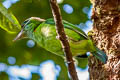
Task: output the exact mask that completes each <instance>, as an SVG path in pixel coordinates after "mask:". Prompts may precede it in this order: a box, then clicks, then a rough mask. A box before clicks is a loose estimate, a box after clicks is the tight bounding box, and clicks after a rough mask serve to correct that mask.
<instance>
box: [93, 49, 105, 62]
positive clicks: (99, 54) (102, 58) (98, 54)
mask: <svg viewBox="0 0 120 80" xmlns="http://www.w3.org/2000/svg"><path fill="white" fill-rule="evenodd" d="M95 48H96V51H95V52H92V54H93V55H94V56H95V57H96V58H98V59H99V60H100V61H102V62H103V63H104V64H105V63H106V62H107V55H106V54H105V53H104V52H103V51H101V50H100V49H99V48H97V47H95Z"/></svg>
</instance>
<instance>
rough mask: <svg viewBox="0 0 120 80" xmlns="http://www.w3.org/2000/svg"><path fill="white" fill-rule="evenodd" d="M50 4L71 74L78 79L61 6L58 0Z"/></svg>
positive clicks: (73, 79) (51, 0)
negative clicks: (63, 22)
mask: <svg viewBox="0 0 120 80" xmlns="http://www.w3.org/2000/svg"><path fill="white" fill-rule="evenodd" d="M50 5H51V9H52V13H53V17H54V21H55V24H56V31H57V35H58V38H59V39H60V41H61V44H62V48H63V50H64V52H65V56H66V59H67V64H68V70H69V73H70V76H71V78H72V80H78V76H77V72H76V69H75V65H74V61H73V59H72V53H71V51H70V46H69V43H68V40H67V37H66V35H65V32H64V26H63V24H62V17H61V13H60V9H59V6H58V4H57V2H56V0H50Z"/></svg>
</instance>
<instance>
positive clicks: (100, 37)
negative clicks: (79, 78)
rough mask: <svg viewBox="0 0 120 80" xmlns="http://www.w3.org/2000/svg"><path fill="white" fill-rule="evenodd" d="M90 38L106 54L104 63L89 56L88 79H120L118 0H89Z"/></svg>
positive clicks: (119, 5) (119, 11)
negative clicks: (91, 22) (90, 17)
mask: <svg viewBox="0 0 120 80" xmlns="http://www.w3.org/2000/svg"><path fill="white" fill-rule="evenodd" d="M91 2H92V4H93V9H92V20H93V35H92V39H93V41H94V43H95V44H96V45H97V47H98V48H100V49H101V50H103V51H104V52H105V53H106V54H107V56H108V61H107V63H106V64H103V63H101V62H100V61H99V60H97V59H96V58H95V57H93V56H90V58H89V64H88V65H89V73H90V80H120V0H91Z"/></svg>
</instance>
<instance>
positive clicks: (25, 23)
mask: <svg viewBox="0 0 120 80" xmlns="http://www.w3.org/2000/svg"><path fill="white" fill-rule="evenodd" d="M29 21H30V20H29V19H27V20H25V21H24V22H23V23H22V24H21V26H22V27H24V26H25V25H27V24H29Z"/></svg>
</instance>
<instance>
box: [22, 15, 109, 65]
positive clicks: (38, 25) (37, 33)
mask: <svg viewBox="0 0 120 80" xmlns="http://www.w3.org/2000/svg"><path fill="white" fill-rule="evenodd" d="M63 25H64V30H65V34H66V36H67V39H68V41H69V44H70V49H71V51H72V54H73V56H77V55H84V54H86V52H92V53H93V55H94V56H96V57H97V58H98V59H100V60H101V61H102V62H103V63H106V61H107V56H106V54H105V53H104V52H102V51H100V50H99V49H98V48H97V47H95V46H94V44H93V42H92V41H91V40H90V39H89V37H88V36H87V35H86V34H85V33H84V32H83V31H82V30H81V29H79V28H78V27H76V26H75V25H73V24H71V23H69V22H67V21H64V20H63ZM22 32H24V34H26V36H27V37H29V38H30V39H33V40H34V41H36V42H37V43H38V44H39V45H40V46H41V47H43V48H45V49H46V50H48V51H50V52H52V53H55V54H57V55H63V54H64V52H63V50H62V46H61V44H60V40H58V39H57V38H56V36H57V33H56V29H55V23H54V20H53V19H47V20H39V19H38V18H37V19H36V18H35V17H32V18H29V19H27V20H26V21H25V22H24V23H23V30H22Z"/></svg>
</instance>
